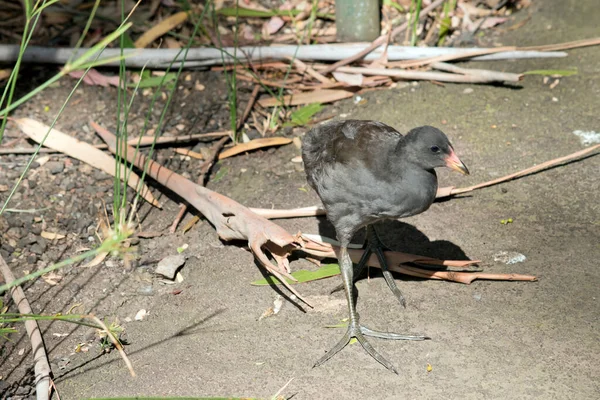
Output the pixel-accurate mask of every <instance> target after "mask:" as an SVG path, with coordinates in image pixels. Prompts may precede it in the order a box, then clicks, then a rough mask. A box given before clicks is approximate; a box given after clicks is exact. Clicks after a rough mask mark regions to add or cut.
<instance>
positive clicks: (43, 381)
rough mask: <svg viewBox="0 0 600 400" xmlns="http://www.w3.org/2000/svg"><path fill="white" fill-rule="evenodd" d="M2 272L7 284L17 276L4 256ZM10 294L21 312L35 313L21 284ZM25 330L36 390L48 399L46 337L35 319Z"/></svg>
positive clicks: (40, 397)
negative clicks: (43, 336) (31, 358)
mask: <svg viewBox="0 0 600 400" xmlns="http://www.w3.org/2000/svg"><path fill="white" fill-rule="evenodd" d="M0 272H1V273H2V276H4V280H5V281H6V283H7V284H9V283H12V282H13V281H14V280H15V276H14V275H13V273H12V271H11V270H10V267H9V266H8V264H6V261H4V258H2V256H0ZM10 295H11V297H12V299H13V301H14V302H15V304H16V305H17V308H18V309H19V313H21V314H33V310H32V309H31V306H30V305H29V301H27V298H26V297H25V293H24V292H23V289H21V286H15V287H13V288H11V289H10ZM25 330H27V335H28V336H29V341H30V342H31V349H32V350H31V352H32V354H33V362H34V371H35V391H36V396H37V399H38V400H46V399H48V398H49V395H50V383H51V380H52V379H51V375H52V369H51V368H50V364H49V363H48V355H47V354H46V348H45V347H44V339H43V338H42V333H41V332H40V327H39V325H38V323H37V321H35V320H26V321H25Z"/></svg>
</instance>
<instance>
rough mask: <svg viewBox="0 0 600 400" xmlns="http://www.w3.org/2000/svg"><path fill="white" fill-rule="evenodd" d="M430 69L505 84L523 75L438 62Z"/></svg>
mask: <svg viewBox="0 0 600 400" xmlns="http://www.w3.org/2000/svg"><path fill="white" fill-rule="evenodd" d="M431 67H433V68H434V69H437V70H440V71H446V72H453V73H455V74H461V75H467V76H479V77H482V78H484V79H495V80H499V81H505V82H513V79H515V78H517V79H519V80H521V79H522V78H523V75H520V74H513V73H510V72H499V71H490V70H487V69H470V68H461V67H458V66H456V65H454V64H448V63H443V62H438V63H435V64H431Z"/></svg>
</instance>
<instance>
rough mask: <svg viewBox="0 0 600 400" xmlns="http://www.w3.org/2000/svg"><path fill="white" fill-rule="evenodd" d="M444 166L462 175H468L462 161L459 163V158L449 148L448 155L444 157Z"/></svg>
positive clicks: (467, 170)
mask: <svg viewBox="0 0 600 400" xmlns="http://www.w3.org/2000/svg"><path fill="white" fill-rule="evenodd" d="M446 166H447V167H448V168H451V169H453V170H455V171H458V172H460V173H461V174H463V175H469V169H468V168H467V166H466V165H465V164H464V163H463V162H462V161H460V158H458V156H457V155H456V153H455V152H454V149H452V148H450V155H449V156H448V157H446Z"/></svg>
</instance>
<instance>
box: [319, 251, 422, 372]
mask: <svg viewBox="0 0 600 400" xmlns="http://www.w3.org/2000/svg"><path fill="white" fill-rule="evenodd" d="M346 245H347V244H342V246H341V249H340V253H339V258H340V259H339V263H340V270H341V273H342V280H343V282H344V292H345V293H346V300H347V302H348V314H349V321H348V330H347V331H346V333H345V334H344V336H343V337H342V339H341V340H340V341H339V342H338V343H337V344H336V345H335V346H334V347H333V349H331V350H330V351H329V352H328V353H327V354H325V355H324V356H323V357H321V359H320V360H319V361H317V362H316V363H315V365H314V366H315V367H317V366H319V365H321V364H323V363H324V362H325V361H327V360H329V359H330V358H331V357H333V356H334V355H335V354H336V353H338V352H339V351H340V350H342V349H343V348H344V347H346V345H347V344H348V342H350V339H351V338H353V337H355V338H356V339H357V340H358V342H359V343H360V344H361V345H362V347H363V348H364V349H365V350H366V351H367V353H369V354H370V355H371V357H373V358H374V359H375V360H377V361H378V362H379V363H380V364H382V365H383V366H384V367H386V368H387V369H389V370H390V371H392V372H395V373H398V372H397V371H396V368H394V366H393V365H392V364H391V363H390V362H389V361H388V360H386V359H385V358H384V357H383V356H382V355H381V354H379V353H378V352H377V351H376V350H375V349H374V348H373V346H371V344H370V343H369V342H368V341H367V339H366V338H365V336H374V337H378V338H382V339H395V340H425V339H427V338H426V337H425V336H409V335H400V334H396V333H388V332H377V331H373V330H371V329H369V328H366V327H364V326H361V325H360V323H359V317H358V313H357V312H356V305H355V301H354V300H355V299H354V282H353V274H354V271H353V266H352V260H351V259H350V255H348V249H347V248H346Z"/></svg>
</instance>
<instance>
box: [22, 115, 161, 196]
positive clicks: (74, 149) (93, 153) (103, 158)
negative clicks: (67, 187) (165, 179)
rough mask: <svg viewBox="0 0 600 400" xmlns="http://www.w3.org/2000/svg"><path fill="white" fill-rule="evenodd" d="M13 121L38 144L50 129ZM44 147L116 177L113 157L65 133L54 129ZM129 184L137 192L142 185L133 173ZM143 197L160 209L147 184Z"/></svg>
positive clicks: (123, 173) (124, 171)
mask: <svg viewBox="0 0 600 400" xmlns="http://www.w3.org/2000/svg"><path fill="white" fill-rule="evenodd" d="M13 121H14V122H15V123H16V124H17V125H18V126H19V128H20V129H21V130H22V131H23V133H25V134H26V135H27V136H29V137H30V138H31V139H32V140H33V141H35V142H37V143H41V142H42V140H43V139H44V136H45V135H46V132H48V129H49V128H50V127H49V126H47V125H44V124H42V123H41V122H38V121H36V120H33V119H31V118H19V119H13ZM44 146H46V147H49V148H51V149H54V150H58V151H60V152H61V153H64V154H66V155H68V156H70V157H73V158H76V159H78V160H80V161H83V162H85V163H87V164H89V165H91V166H92V167H95V168H98V169H100V170H102V171H104V172H106V173H107V174H110V175H111V176H115V159H114V158H113V157H111V156H110V155H108V154H106V153H104V152H103V151H102V150H99V149H97V148H95V147H94V146H92V145H90V144H88V143H85V142H82V141H80V140H77V139H75V138H73V137H71V136H69V135H67V134H65V133H62V132H61V131H59V130H56V129H52V130H51V131H50V134H49V135H48V137H47V138H46V141H45V142H44ZM127 173H128V170H127V169H126V167H125V166H124V165H121V171H120V176H121V177H125V176H126V175H127ZM127 184H128V185H129V186H130V187H131V188H133V189H134V190H136V188H137V187H138V186H139V184H140V179H139V177H138V176H137V175H136V174H134V173H133V172H132V173H131V174H130V176H129V181H128V182H127ZM141 196H142V197H143V198H144V199H145V200H146V201H148V202H149V203H150V204H152V205H154V206H156V207H159V208H160V204H159V203H158V201H157V200H156V199H155V198H154V196H153V195H152V193H151V192H150V189H149V188H148V186H146V185H145V184H143V185H142V190H141Z"/></svg>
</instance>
